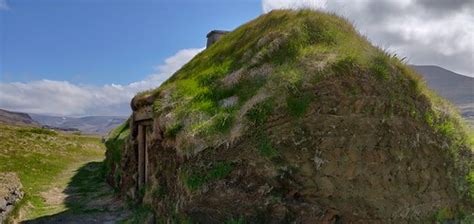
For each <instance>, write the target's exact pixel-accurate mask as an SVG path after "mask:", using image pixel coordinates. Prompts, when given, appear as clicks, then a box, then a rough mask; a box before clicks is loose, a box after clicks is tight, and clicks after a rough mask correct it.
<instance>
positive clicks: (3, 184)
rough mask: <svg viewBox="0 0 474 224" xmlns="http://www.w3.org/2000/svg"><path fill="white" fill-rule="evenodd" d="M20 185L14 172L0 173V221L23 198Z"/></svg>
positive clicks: (4, 218)
mask: <svg viewBox="0 0 474 224" xmlns="http://www.w3.org/2000/svg"><path fill="white" fill-rule="evenodd" d="M22 187H23V186H22V185H21V182H20V179H19V178H18V176H17V175H16V174H15V173H13V172H8V173H0V223H3V221H5V220H6V219H7V216H8V215H9V213H10V212H11V211H13V209H14V208H15V206H16V205H17V203H18V202H19V201H20V200H21V199H22V198H23V191H22Z"/></svg>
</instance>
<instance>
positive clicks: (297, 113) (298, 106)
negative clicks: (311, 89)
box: [286, 94, 312, 117]
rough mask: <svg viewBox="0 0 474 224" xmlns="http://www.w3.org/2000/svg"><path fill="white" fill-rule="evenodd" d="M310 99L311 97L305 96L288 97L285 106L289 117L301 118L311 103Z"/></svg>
mask: <svg viewBox="0 0 474 224" xmlns="http://www.w3.org/2000/svg"><path fill="white" fill-rule="evenodd" d="M311 99H312V98H311V96H309V95H307V94H304V95H299V96H298V95H291V96H288V97H287V99H286V105H287V107H288V111H289V112H290V115H292V116H293V117H301V116H303V115H304V114H305V112H306V111H307V109H308V107H309V104H310V103H311Z"/></svg>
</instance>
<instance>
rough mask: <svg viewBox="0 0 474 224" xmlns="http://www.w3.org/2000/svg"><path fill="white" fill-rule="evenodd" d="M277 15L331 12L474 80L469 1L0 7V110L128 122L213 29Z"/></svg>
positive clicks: (213, 0)
mask: <svg viewBox="0 0 474 224" xmlns="http://www.w3.org/2000/svg"><path fill="white" fill-rule="evenodd" d="M283 8H285V9H288V8H290V9H301V8H309V9H313V10H320V11H325V12H331V13H336V14H338V15H341V16H343V17H345V18H347V19H348V20H349V21H352V22H353V23H354V24H355V26H356V29H358V30H359V31H360V33H361V34H363V35H365V36H367V37H368V39H369V40H371V41H372V43H374V44H376V45H378V46H380V47H382V48H383V49H386V50H387V51H389V52H392V53H396V54H397V55H399V56H400V57H406V58H407V59H408V62H409V63H411V64H425V65H426V64H428V65H439V66H442V67H444V68H447V69H449V70H452V71H455V72H458V73H460V74H464V75H468V76H474V65H473V63H472V62H473V61H474V3H473V2H472V0H456V1H446V0H351V1H347V0H225V1H224V0H0V108H2V109H7V110H13V111H22V112H28V113H39V114H51V115H68V116H85V115H129V114H130V107H129V102H130V100H131V98H132V97H133V96H134V95H135V94H136V93H137V92H139V91H144V90H147V89H150V88H156V87H158V86H159V85H160V84H161V83H162V82H163V81H164V80H166V79H167V78H169V77H170V76H171V75H172V74H173V73H174V72H175V71H176V70H177V69H179V68H180V67H181V66H182V65H183V64H185V63H187V62H188V61H189V60H190V59H191V58H192V57H194V56H195V55H196V54H197V53H199V52H200V51H202V50H204V46H205V43H206V37H205V36H206V34H207V33H208V32H209V31H210V30H212V29H224V30H232V29H234V28H236V27H237V26H239V25H241V24H244V23H246V22H248V21H250V20H252V19H253V18H255V17H258V16H259V15H261V14H263V13H266V12H269V11H270V10H272V9H283Z"/></svg>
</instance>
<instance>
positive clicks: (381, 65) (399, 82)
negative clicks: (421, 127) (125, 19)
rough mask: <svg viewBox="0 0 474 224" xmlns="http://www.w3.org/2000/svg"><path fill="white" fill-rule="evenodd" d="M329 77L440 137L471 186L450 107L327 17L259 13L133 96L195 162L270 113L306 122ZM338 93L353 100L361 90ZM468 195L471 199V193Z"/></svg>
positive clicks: (468, 150)
mask: <svg viewBox="0 0 474 224" xmlns="http://www.w3.org/2000/svg"><path fill="white" fill-rule="evenodd" d="M359 74H368V76H362V75H360V76H358V75H359ZM331 77H340V79H345V78H348V79H354V80H356V79H364V80H362V82H363V83H366V85H367V86H370V87H371V89H370V91H372V92H370V94H372V95H379V96H384V97H386V99H387V101H388V102H389V103H388V105H389V106H388V109H387V110H386V113H387V114H389V115H393V114H397V115H398V116H408V117H412V118H413V119H416V120H419V121H420V122H424V123H426V124H427V125H429V126H430V127H431V128H432V130H433V132H435V133H437V134H439V135H440V136H443V138H445V139H446V142H447V147H446V150H447V151H449V153H450V155H451V158H452V159H453V161H455V163H456V166H458V168H459V169H464V170H466V169H467V170H468V171H467V173H469V174H468V176H467V177H463V178H464V179H463V180H462V181H464V182H466V181H468V182H474V172H473V171H472V167H473V162H472V148H473V138H472V135H471V134H470V133H469V130H468V129H467V128H465V125H464V124H463V122H462V120H461V119H460V118H459V115H458V114H457V112H456V111H455V110H454V109H453V107H452V106H451V105H450V104H449V103H447V102H446V101H445V100H443V99H441V98H440V97H438V96H437V95H436V94H434V93H433V92H431V91H430V90H429V89H428V88H427V87H426V85H425V84H424V83H423V81H422V80H421V78H420V76H419V75H417V74H416V73H415V72H414V71H413V70H412V69H411V68H409V67H408V66H407V65H406V64H405V63H404V62H403V61H402V60H400V59H399V58H398V57H397V56H396V55H392V54H389V53H387V52H385V51H383V50H381V49H380V48H377V47H375V46H373V45H371V44H370V43H369V41H367V39H366V38H364V37H363V36H361V35H360V34H359V33H358V32H357V31H356V30H355V29H354V28H353V26H352V25H351V24H350V23H349V22H347V21H346V20H345V19H343V18H340V17H338V16H335V15H333V14H328V13H322V12H314V11H309V10H300V11H289V10H278V11H272V12H270V13H268V14H265V15H262V16H260V17H258V18H257V19H255V20H253V21H250V22H248V23H246V24H244V25H242V26H240V27H238V28H237V29H235V30H234V31H233V32H230V33H228V34H226V35H225V36H224V37H223V38H222V39H220V40H219V41H218V42H216V43H215V44H213V45H212V46H210V47H209V48H208V49H206V50H204V51H203V52H201V53H200V54H198V55H197V56H195V57H194V58H193V59H192V60H191V61H190V62H189V63H187V64H186V65H184V66H183V67H182V68H181V69H180V70H179V71H177V72H176V73H175V74H174V75H173V76H172V77H171V78H170V79H168V80H167V81H166V82H165V83H163V84H162V85H161V86H160V87H159V88H157V89H154V90H150V91H147V92H144V93H141V94H139V95H138V96H137V97H138V98H145V97H149V96H150V95H151V96H154V97H155V100H154V103H153V110H154V113H155V116H156V117H158V118H159V120H160V122H161V126H162V127H163V129H164V130H165V136H166V137H168V138H169V139H174V141H175V142H176V147H177V150H178V151H179V152H180V153H182V154H186V155H194V154H196V153H198V152H200V151H202V150H204V149H206V148H212V147H218V146H220V145H223V144H229V143H230V144H231V143H232V142H233V141H235V140H237V139H239V138H240V137H242V136H243V135H244V133H247V132H248V131H254V130H256V128H255V127H258V126H259V125H261V124H263V123H265V122H268V119H267V118H268V116H270V115H272V116H273V117H278V114H285V115H288V116H290V117H293V118H295V119H297V118H298V117H302V116H304V115H305V113H306V112H307V110H308V108H309V107H310V105H311V104H313V103H315V102H316V100H317V96H314V95H313V94H312V89H313V88H315V86H317V84H318V83H321V82H322V81H323V80H325V79H328V78H331ZM359 81H360V80H359ZM340 88H341V89H343V91H346V93H347V94H348V95H351V96H353V97H358V95H359V94H361V93H362V92H364V91H366V90H364V87H357V88H352V87H351V88H345V87H344V86H341V87H340ZM341 91H342V90H341ZM370 94H368V93H367V91H366V92H365V96H359V97H360V98H363V97H366V96H367V95H370ZM368 110H370V108H368ZM466 155H467V156H466ZM463 156H464V157H467V158H471V159H463V158H461V157H463ZM471 186H472V185H471ZM470 192H471V194H472V195H474V188H473V187H471V189H470Z"/></svg>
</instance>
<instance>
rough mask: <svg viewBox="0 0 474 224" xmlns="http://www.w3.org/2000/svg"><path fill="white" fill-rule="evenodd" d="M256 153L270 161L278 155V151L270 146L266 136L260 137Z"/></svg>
mask: <svg viewBox="0 0 474 224" xmlns="http://www.w3.org/2000/svg"><path fill="white" fill-rule="evenodd" d="M258 151H259V152H260V154H261V155H263V156H265V157H267V158H270V159H273V158H275V157H278V156H279V155H280V152H278V150H276V149H275V148H274V147H273V146H272V143H271V141H270V139H268V137H266V136H263V137H261V140H260V144H259V147H258Z"/></svg>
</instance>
